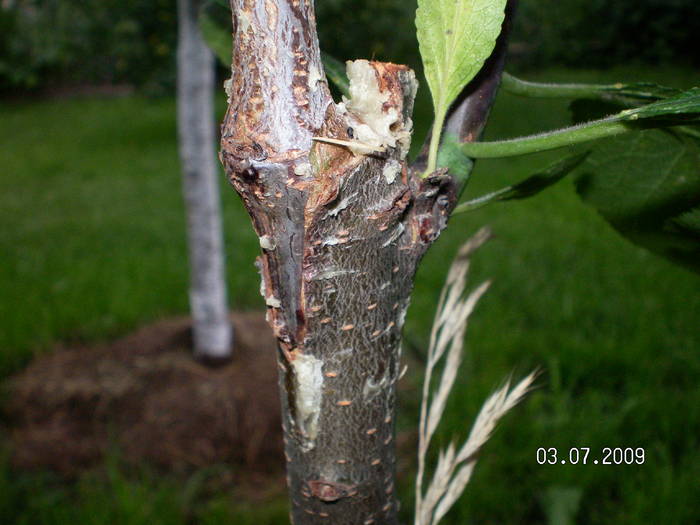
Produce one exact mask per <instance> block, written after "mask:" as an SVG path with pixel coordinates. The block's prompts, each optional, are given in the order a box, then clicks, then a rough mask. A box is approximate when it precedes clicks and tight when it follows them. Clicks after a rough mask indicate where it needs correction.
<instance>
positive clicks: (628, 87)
mask: <svg viewBox="0 0 700 525" xmlns="http://www.w3.org/2000/svg"><path fill="white" fill-rule="evenodd" d="M601 92H602V93H603V95H604V98H605V95H607V96H608V97H609V98H611V99H612V100H620V101H622V102H626V103H628V104H630V105H635V106H636V105H639V104H646V103H648V102H649V101H654V100H663V99H666V98H671V97H676V96H678V95H680V94H681V93H682V92H681V91H680V90H679V89H676V88H672V87H668V86H660V85H659V84H654V83H652V82H634V83H631V84H622V83H619V84H613V85H611V86H605V87H603V88H601Z"/></svg>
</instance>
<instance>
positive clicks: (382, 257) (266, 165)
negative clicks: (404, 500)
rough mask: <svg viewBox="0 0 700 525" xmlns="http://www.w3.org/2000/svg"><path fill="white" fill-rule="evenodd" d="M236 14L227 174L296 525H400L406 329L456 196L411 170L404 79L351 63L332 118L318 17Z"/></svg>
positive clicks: (255, 6) (403, 72) (240, 4)
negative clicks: (247, 255)
mask: <svg viewBox="0 0 700 525" xmlns="http://www.w3.org/2000/svg"><path fill="white" fill-rule="evenodd" d="M273 5H274V7H272V6H273ZM232 7H233V12H234V17H235V19H236V22H235V27H236V33H235V36H234V68H233V78H232V80H231V83H230V96H231V104H230V106H229V109H228V112H227V115H226V120H225V122H224V125H223V133H222V152H221V158H222V161H223V163H224V166H225V168H226V172H227V174H228V176H229V177H230V179H231V182H232V184H233V186H234V187H235V188H236V190H237V191H238V192H239V194H240V195H241V197H242V199H243V201H244V203H245V206H246V208H247V210H248V212H249V213H250V215H251V217H252V221H253V225H254V227H255V229H256V232H257V233H258V235H259V237H260V244H261V247H262V250H263V253H262V255H261V257H260V258H259V259H258V265H259V268H260V271H261V274H262V287H261V291H262V293H263V296H264V297H265V300H266V304H267V307H268V320H269V322H270V324H271V325H272V328H273V330H274V332H275V335H276V337H277V338H278V341H279V346H280V354H279V364H280V370H281V374H280V388H281V398H282V410H283V427H284V430H285V444H286V445H285V446H286V454H287V459H288V465H287V468H288V482H289V488H290V497H291V501H292V517H293V521H294V523H296V524H297V525H298V524H316V523H333V524H337V525H344V524H348V525H350V524H353V525H355V524H358V523H360V524H362V523H366V524H371V523H377V524H379V523H383V524H393V523H396V503H395V497H394V470H395V451H394V443H393V437H394V419H395V418H394V410H395V385H396V382H397V380H398V377H399V370H400V365H399V360H400V336H401V328H402V325H403V321H404V317H405V313H406V309H407V308H408V303H409V298H410V292H411V289H412V286H413V278H414V274H415V270H416V266H417V264H418V261H419V260H420V258H421V257H422V255H423V253H424V252H425V250H426V249H427V247H428V246H429V245H430V244H431V243H432V242H433V241H434V240H435V239H436V238H437V236H438V235H439V233H440V231H441V230H442V229H443V228H444V226H445V222H446V220H447V216H448V213H449V211H450V210H451V208H452V207H453V206H454V203H455V191H454V187H453V184H452V182H451V179H449V178H448V177H446V176H444V175H440V174H435V175H434V176H432V177H430V178H428V179H425V180H421V179H420V178H419V176H418V175H417V174H416V173H413V172H412V171H410V170H409V169H408V167H407V165H406V161H405V158H406V154H407V151H408V146H409V143H410V136H411V130H412V123H411V120H410V115H411V111H412V107H413V98H414V96H415V90H416V85H417V83H416V81H415V76H414V74H413V72H412V71H411V70H410V69H408V68H406V67H404V66H399V65H395V64H387V63H379V62H368V61H364V60H362V61H356V62H353V63H349V65H348V76H349V79H350V92H351V98H350V99H348V100H344V101H343V102H342V103H340V104H334V103H333V101H332V99H331V98H330V95H329V93H328V89H327V85H326V83H325V78H324V77H319V76H318V75H319V74H318V73H316V72H319V71H322V69H321V66H320V57H319V53H318V46H317V43H316V41H315V39H316V36H315V35H316V33H315V28H314V18H313V12H312V6H311V5H310V4H308V3H307V2H302V1H301V0H289V1H276V2H248V1H246V2H244V1H243V0H234V1H233V2H232ZM301 79H303V80H301ZM330 141H336V143H331V142H330ZM337 141H342V144H340V143H337ZM369 152H371V153H369Z"/></svg>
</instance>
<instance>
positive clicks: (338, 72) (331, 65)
mask: <svg viewBox="0 0 700 525" xmlns="http://www.w3.org/2000/svg"><path fill="white" fill-rule="evenodd" d="M321 61H322V62H323V69H324V70H325V71H326V77H327V78H328V80H330V81H331V82H333V84H334V85H335V87H337V88H338V91H340V93H341V94H343V95H345V96H346V97H348V98H350V81H349V80H348V75H347V73H346V72H345V64H343V63H342V62H341V61H340V60H338V59H337V58H334V57H332V56H331V55H329V54H328V53H324V52H323V51H321Z"/></svg>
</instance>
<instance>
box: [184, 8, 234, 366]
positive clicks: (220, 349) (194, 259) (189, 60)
mask: <svg viewBox="0 0 700 525" xmlns="http://www.w3.org/2000/svg"><path fill="white" fill-rule="evenodd" d="M197 13H198V2H197V0H178V52H177V106H178V134H179V142H180V158H181V163H182V185H183V192H184V197H185V207H186V210H187V236H188V247H189V258H190V310H191V312H192V319H193V339H194V352H195V356H196V357H198V358H200V359H205V360H213V361H219V360H225V359H228V358H229V357H230V355H231V343H232V335H233V334H232V328H231V323H230V321H229V316H228V306H227V301H226V280H225V265H224V251H223V238H222V226H221V210H220V203H219V189H218V184H217V173H218V170H217V167H216V157H215V143H216V137H215V124H214V73H215V62H214V56H213V54H212V52H211V51H210V50H209V48H208V47H207V46H206V44H205V43H204V41H203V40H202V37H201V35H200V32H199V28H198V25H197Z"/></svg>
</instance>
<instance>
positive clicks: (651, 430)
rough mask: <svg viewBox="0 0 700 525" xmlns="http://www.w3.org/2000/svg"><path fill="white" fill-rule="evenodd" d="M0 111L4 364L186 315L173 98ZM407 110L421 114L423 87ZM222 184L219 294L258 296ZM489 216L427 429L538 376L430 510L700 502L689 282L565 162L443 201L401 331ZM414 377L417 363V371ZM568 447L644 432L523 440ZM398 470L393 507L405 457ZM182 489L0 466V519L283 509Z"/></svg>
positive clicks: (536, 110)
mask: <svg viewBox="0 0 700 525" xmlns="http://www.w3.org/2000/svg"><path fill="white" fill-rule="evenodd" d="M530 77H531V78H537V79H540V80H544V79H554V80H556V79H576V80H581V81H596V82H598V81H601V82H609V81H615V80H618V79H626V80H635V79H647V80H656V81H663V82H665V83H667V84H671V85H675V86H679V87H683V86H689V85H691V84H693V83H695V84H697V82H698V77H697V73H695V72H694V71H692V70H688V69H683V68H665V69H655V70H650V69H643V68H638V67H636V68H630V67H628V68H617V69H612V70H608V71H605V72H604V73H601V72H595V71H577V72H575V73H572V72H570V71H565V70H556V69H554V70H549V71H542V72H540V73H538V74H537V75H534V76H532V75H531V76H530ZM424 94H425V93H424ZM424 98H425V97H424ZM219 102H220V104H219V111H220V112H221V111H222V109H223V105H222V104H223V101H219ZM427 111H429V108H428V110H427ZM0 112H1V114H2V119H1V120H0V136H2V141H1V143H0V157H1V158H2V159H3V164H4V166H3V171H2V174H0V224H2V225H3V227H2V229H1V230H0V297H2V300H1V301H0V349H2V351H1V353H0V371H1V373H2V376H3V377H6V376H7V375H9V374H10V373H12V372H13V371H17V370H19V369H20V368H21V367H22V366H23V365H24V364H25V363H27V362H28V360H29V359H30V358H31V357H32V355H35V354H36V353H41V352H43V351H47V350H49V349H50V348H51V346H52V345H53V344H55V343H56V342H58V341H76V340H79V341H82V342H87V341H100V340H106V339H109V338H111V337H115V336H117V335H119V334H123V333H125V332H127V331H129V330H131V329H133V328H135V327H137V326H139V325H141V324H144V323H147V322H149V321H150V320H155V319H159V318H163V317H166V316H169V315H171V314H182V313H185V312H187V296H186V290H187V259H186V247H185V241H184V211H183V208H182V200H181V196H180V181H179V172H178V164H177V151H176V141H175V120H174V113H175V112H174V101H173V100H172V99H171V98H159V99H149V98H145V97H143V96H138V95H136V96H129V97H122V98H116V99H110V100H102V99H94V98H93V99H91V98H82V99H72V100H57V101H51V100H42V101H27V102H21V103H17V102H13V103H0ZM417 112H418V115H417V116H418V118H419V121H422V122H425V119H422V120H421V119H420V116H421V114H423V115H424V114H425V112H426V106H425V104H421V105H420V106H419V108H418V109H417ZM566 119H567V107H566V103H565V102H555V103H552V102H548V101H534V100H526V99H519V98H516V97H512V96H509V95H501V96H500V97H499V99H498V102H497V104H496V107H495V109H494V112H493V117H492V119H491V122H490V124H489V127H488V131H487V135H488V136H489V137H496V136H511V135H516V134H521V133H526V132H531V131H535V130H539V129H546V128H551V127H555V126H560V125H563V124H565V123H566ZM424 127H425V126H423V128H424ZM547 157H548V156H547V155H536V156H529V157H524V158H519V159H509V160H501V161H488V162H486V161H484V162H481V163H480V164H479V165H478V168H477V170H476V172H475V174H474V177H473V180H472V184H471V186H470V187H469V189H468V191H467V194H469V195H476V194H479V193H481V192H484V191H487V190H489V189H493V188H495V187H498V186H501V185H504V184H507V183H509V182H513V181H516V180H518V178H519V177H520V176H523V175H526V174H528V173H530V172H532V171H534V170H536V169H537V168H539V167H541V166H544V165H546V164H547V163H548V161H549V159H548V158H547ZM221 181H222V182H221V184H222V192H223V201H224V214H225V229H226V241H227V256H228V275H229V293H230V297H231V303H232V307H234V308H236V309H255V308H258V309H259V308H262V307H263V304H262V299H261V298H260V297H259V295H258V291H257V288H258V286H257V279H258V276H257V274H256V271H255V269H254V267H253V264H252V263H253V259H254V257H255V255H256V254H257V250H258V247H257V239H256V238H255V235H254V234H253V232H252V229H251V228H250V225H249V221H248V218H247V215H246V214H245V212H244V210H243V208H242V206H241V204H240V202H239V200H238V198H237V197H236V196H235V195H234V194H233V192H232V190H231V189H230V188H229V187H228V186H227V184H226V183H225V181H224V177H223V176H222V178H221ZM484 224H488V225H490V226H491V227H492V228H493V230H494V232H495V234H496V238H495V239H494V240H493V241H492V242H490V243H489V244H488V245H487V246H486V247H485V248H483V249H482V250H481V252H479V253H478V255H477V256H476V258H475V261H474V270H473V273H472V282H474V283H477V282H480V281H481V280H483V279H486V278H489V279H492V280H493V286H492V288H491V290H490V291H489V293H488V294H487V295H486V296H485V298H484V299H483V300H482V302H481V304H480V306H479V307H478V309H477V311H476V313H475V314H474V317H473V319H472V321H471V325H470V329H469V333H468V338H467V348H468V358H467V360H466V363H465V366H464V370H463V371H462V374H461V376H460V381H459V384H458V386H457V388H456V392H455V395H454V397H453V399H452V402H451V404H450V407H449V410H448V413H447V416H446V420H445V425H444V428H443V430H442V432H441V434H440V437H439V439H438V440H437V441H436V443H438V444H442V445H445V444H446V443H447V442H448V441H449V440H450V439H451V436H452V435H453V434H455V433H456V434H458V435H464V433H465V432H466V430H467V428H468V426H469V425H470V423H471V421H472V419H473V417H474V415H475V414H476V411H477V410H478V408H479V406H480V404H481V402H482V401H483V399H484V398H485V396H487V395H488V393H489V392H490V391H491V390H492V389H493V388H495V387H496V386H497V385H498V384H499V383H500V382H501V381H502V380H503V378H504V377H505V376H506V375H508V374H509V373H511V372H512V371H515V374H516V375H519V374H522V373H524V372H526V371H529V370H530V369H532V368H535V367H539V368H540V369H542V371H543V374H542V376H541V378H540V380H539V385H540V386H539V388H538V390H537V391H536V392H534V393H533V394H532V395H531V396H530V398H529V399H528V400H527V401H526V402H525V403H524V405H523V406H522V407H520V408H519V409H517V410H516V411H515V413H514V414H512V415H510V416H509V417H508V418H507V421H506V422H505V423H504V424H503V425H502V426H501V428H500V429H499V430H498V432H497V434H496V436H495V438H494V439H493V441H492V442H491V443H490V444H489V445H488V446H487V447H486V449H485V451H484V453H483V455H482V458H481V460H480V462H479V465H478V468H477V471H476V475H475V477H474V480H473V482H472V484H471V485H470V487H469V489H468V491H467V496H466V497H465V498H463V500H462V501H461V502H460V504H459V505H458V507H457V509H456V510H455V511H454V512H452V513H451V514H450V516H449V517H448V519H447V523H455V524H457V523H462V524H464V523H543V522H544V510H545V507H544V506H543V503H542V502H543V501H544V499H543V498H545V496H546V494H548V493H549V491H552V490H555V491H556V490H557V489H559V488H570V489H575V490H578V491H580V493H581V494H582V503H581V509H580V512H579V514H578V520H577V523H586V524H599V523H600V524H603V523H665V524H675V523H677V524H684V523H695V522H698V520H700V510H699V509H698V508H697V506H696V505H691V504H689V502H692V501H698V498H700V484H698V482H697V480H698V477H699V476H700V453H699V452H698V450H700V447H698V444H699V443H698V436H699V435H700V432H699V431H700V409H698V407H700V387H699V386H698V377H700V352H699V351H698V350H699V349H700V344H699V343H700V333H699V332H698V319H699V314H700V294H699V293H698V292H700V279H698V277H697V276H696V275H694V274H691V273H688V272H687V271H685V270H683V269H680V268H678V267H676V266H673V265H672V264H670V263H668V262H666V261H665V260H662V259H660V258H658V257H656V256H654V255H652V254H650V253H648V252H646V251H644V250H642V249H639V248H637V247H635V246H633V245H631V244H629V243H628V242H626V241H624V240H623V239H622V238H620V237H619V236H618V235H617V234H616V233H615V232H614V231H612V230H611V229H610V228H609V227H608V226H607V224H606V223H604V221H603V220H602V219H600V218H599V217H598V216H597V215H596V214H595V212H594V211H592V210H591V209H589V208H586V207H585V206H584V205H583V204H582V203H581V202H580V201H579V200H578V198H577V197H576V195H575V193H574V190H573V186H572V183H571V181H569V180H564V181H562V182H561V183H559V184H558V185H557V186H555V187H554V188H552V189H551V190H549V191H547V192H545V193H544V194H542V195H540V196H538V197H536V198H533V199H531V200H527V201H523V202H516V203H508V204H496V205H493V206H491V207H487V208H485V209H481V210H478V211H476V212H473V213H471V214H467V215H462V216H458V217H455V218H454V220H453V221H452V223H451V224H450V226H449V228H448V229H447V230H446V232H445V233H444V234H443V237H442V238H441V239H440V240H439V241H438V243H437V244H436V245H435V246H434V247H433V248H432V249H431V250H430V252H429V253H428V255H427V256H426V258H425V260H424V263H423V266H422V268H421V270H420V272H419V276H418V279H417V284H416V290H415V294H414V299H413V306H412V308H411V310H410V314H409V319H408V322H407V325H406V332H407V345H408V346H411V347H415V348H418V349H420V350H422V349H424V348H425V346H426V344H427V335H428V331H429V328H430V324H431V322H432V314H433V309H434V307H435V304H436V299H437V294H438V292H439V289H440V287H441V285H442V281H443V279H444V276H445V273H446V270H447V267H448V263H449V261H450V260H451V257H452V256H453V254H454V252H455V250H456V249H457V246H458V245H459V244H460V243H461V242H462V241H463V240H465V239H466V238H467V237H468V236H469V235H470V234H471V233H473V232H474V231H475V230H476V229H478V228H479V227H480V226H482V225H484ZM411 373H412V375H413V377H412V379H415V380H416V381H417V380H418V377H419V375H420V370H412V371H411ZM417 395H418V391H415V392H408V393H407V395H406V396H405V397H406V399H405V402H404V409H405V410H404V412H403V413H402V417H401V421H402V423H401V425H402V428H403V430H406V429H410V428H411V427H415V424H416V406H417ZM584 446H586V447H591V449H592V452H591V454H597V455H599V451H600V450H601V449H602V447H606V446H609V447H615V446H620V447H643V448H645V450H646V454H647V456H646V463H645V464H644V465H634V466H594V465H588V466H580V465H579V466H566V467H563V466H559V465H558V466H549V465H547V466H540V465H537V463H536V461H535V453H536V449H537V448H538V447H558V448H559V449H560V450H568V448H570V447H584ZM592 457H593V456H592ZM401 474H402V476H403V482H404V485H405V486H404V491H403V492H404V494H403V500H404V516H405V517H406V519H408V515H409V509H410V500H411V496H410V483H409V477H410V472H408V471H404V472H402V473H401ZM191 493H192V490H191V489H188V482H187V480H185V481H183V480H182V479H175V478H168V477H160V476H156V475H155V474H153V473H149V472H148V470H147V469H146V468H144V470H143V471H139V472H132V471H129V472H128V473H126V472H122V471H121V470H120V468H119V466H118V461H112V462H111V463H109V464H108V465H107V467H106V468H105V471H104V472H98V473H89V474H86V475H85V477H84V478H83V479H81V480H80V481H78V482H77V483H74V484H70V483H69V484H66V483H64V482H62V481H61V480H59V479H57V478H55V477H53V476H52V475H51V474H50V473H42V474H36V473H35V474H26V473H25V474H18V473H13V472H11V471H10V469H9V467H7V466H6V465H5V466H4V470H2V473H1V474H0V516H2V520H0V521H1V522H2V523H18V524H19V523H27V524H29V523H31V524H40V525H44V524H46V525H48V524H56V525H59V524H67V523H80V524H82V523H90V524H93V523H94V524H102V523H104V524H106V523H119V524H125V523H128V524H131V523H133V524H140V523H162V524H164V525H165V524H168V525H169V524H180V523H183V524H184V523H190V522H196V523H206V524H209V523H211V524H214V523H225V522H233V523H251V524H252V523H255V524H264V523H282V522H284V521H285V520H286V503H285V501H284V499H282V498H280V497H278V498H277V499H276V500H275V503H273V504H271V505H268V504H266V505H263V506H260V505H253V506H246V505H245V504H244V503H240V502H239V503H235V498H231V497H228V496H227V495H226V494H208V495H207V496H206V497H204V496H202V497H195V496H192V495H191ZM188 494H190V495H189V496H188ZM188 498H189V499H188Z"/></svg>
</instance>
